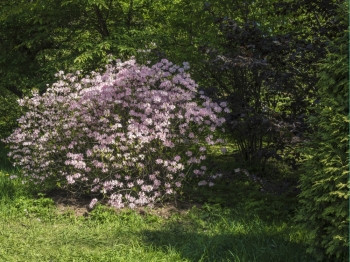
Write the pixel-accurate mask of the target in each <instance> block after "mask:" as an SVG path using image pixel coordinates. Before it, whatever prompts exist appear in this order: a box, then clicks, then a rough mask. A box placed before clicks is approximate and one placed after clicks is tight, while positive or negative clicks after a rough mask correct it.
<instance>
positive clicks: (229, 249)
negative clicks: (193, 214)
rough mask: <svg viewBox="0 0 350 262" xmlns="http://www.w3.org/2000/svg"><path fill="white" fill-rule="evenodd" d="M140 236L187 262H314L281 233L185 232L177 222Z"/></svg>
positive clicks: (150, 244) (297, 245) (147, 242)
mask: <svg viewBox="0 0 350 262" xmlns="http://www.w3.org/2000/svg"><path fill="white" fill-rule="evenodd" d="M141 234H142V238H143V240H144V242H145V243H146V244H147V245H149V246H152V247H156V248H161V249H163V250H164V251H166V250H169V249H174V250H176V251H177V252H179V253H180V255H181V256H182V258H183V259H185V260H186V261H208V262H209V261H210V262H212V261H259V262H264V261H266V262H274V261H276V262H277V261H281V262H282V261H283V262H288V261H295V262H302V261H305V262H311V261H313V259H312V258H311V257H309V256H308V255H307V254H306V252H305V250H306V247H305V246H303V245H302V244H298V243H293V242H290V241H287V240H285V238H284V237H283V236H282V234H283V233H282V232H276V233H275V234H266V233H264V232H257V233H250V234H246V233H239V232H237V233H214V234H213V233H206V232H205V231H204V232H195V231H191V230H186V229H185V228H184V227H183V226H182V225H181V224H180V223H175V224H170V225H168V226H167V227H166V229H164V230H145V231H142V233H141Z"/></svg>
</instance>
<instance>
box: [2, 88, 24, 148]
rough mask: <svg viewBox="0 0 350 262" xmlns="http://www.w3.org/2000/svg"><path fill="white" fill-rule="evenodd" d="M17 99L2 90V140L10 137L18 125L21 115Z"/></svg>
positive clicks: (5, 90)
mask: <svg viewBox="0 0 350 262" xmlns="http://www.w3.org/2000/svg"><path fill="white" fill-rule="evenodd" d="M17 99H18V97H17V96H16V95H15V94H13V93H11V92H10V91H8V90H7V89H1V88H0V139H3V138H5V137H7V136H9V135H10V134H11V132H12V130H13V129H14V128H15V127H16V125H17V121H16V120H17V118H19V116H20V115H21V110H20V107H19V105H18V103H17ZM0 146H1V142H0Z"/></svg>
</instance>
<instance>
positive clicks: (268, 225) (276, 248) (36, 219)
mask: <svg viewBox="0 0 350 262" xmlns="http://www.w3.org/2000/svg"><path fill="white" fill-rule="evenodd" d="M221 159H223V161H224V162H225V158H221ZM224 162H222V163H220V162H218V163H219V164H218V166H219V167H221V168H224V169H226V170H227V169H229V168H233V166H232V165H228V164H227V163H226V165H227V166H225V163H224ZM226 162H227V161H226ZM16 173H17V171H16V170H14V169H11V167H10V166H9V165H8V163H6V166H5V167H4V166H3V167H1V164H0V261H6V262H11V261H13V262H20V261H25V262H27V261H28V262H30V261H55V262H56V261H84V262H85V261H93V262H96V261H193V262H194V261H208V262H211V261H237V262H238V261H247V262H248V261H259V262H264V261H266V262H273V261H283V262H288V261H296V262H297V261H298V262H302V261H305V262H310V261H313V258H311V257H309V256H308V255H307V254H306V251H305V250H306V246H305V245H304V240H305V238H306V237H307V233H306V232H304V231H302V230H301V229H300V228H299V227H297V226H295V225H294V224H293V223H292V222H291V221H292V220H291V217H292V212H291V209H290V206H292V207H293V205H294V204H293V203H294V202H293V199H291V200H290V201H291V202H290V203H289V202H288V201H289V200H288V199H287V198H281V197H277V196H268V195H266V194H263V193H261V192H259V190H258V188H257V187H256V186H255V185H253V184H251V183H248V182H247V181H244V180H241V179H237V178H236V179H233V180H232V183H227V182H223V183H221V184H220V183H219V184H218V185H217V186H216V187H213V188H202V189H196V190H195V191H193V190H192V193H191V194H190V195H189V197H187V198H186V199H185V198H184V199H182V200H183V201H184V200H185V201H187V202H191V201H192V207H191V208H188V209H182V210H181V209H178V210H175V211H172V212H169V211H168V213H167V216H160V215H157V210H147V209H146V211H145V212H138V211H132V210H122V211H119V212H115V211H114V210H112V209H109V208H107V207H104V206H97V208H96V209H94V210H93V211H92V212H90V213H89V214H87V215H86V216H77V215H75V214H74V212H72V211H65V212H63V213H62V212H61V211H59V209H58V207H57V206H56V205H55V203H54V201H53V200H52V199H50V198H47V197H45V196H44V195H43V194H39V195H38V194H37V193H35V192H34V191H33V190H30V188H28V187H27V186H26V185H23V184H22V183H21V182H20V181H19V180H17V179H14V180H11V179H10V176H11V175H14V174H16ZM188 192H189V191H187V193H188ZM194 202H197V203H201V204H198V205H197V206H193V203H194ZM203 203H206V204H203ZM164 210H166V209H164V208H163V209H162V210H158V211H162V212H163V213H164V212H165V211H164Z"/></svg>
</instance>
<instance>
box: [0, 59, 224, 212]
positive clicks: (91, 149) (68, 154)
mask: <svg viewBox="0 0 350 262" xmlns="http://www.w3.org/2000/svg"><path fill="white" fill-rule="evenodd" d="M187 68H188V64H187V63H184V67H179V66H176V65H173V64H172V63H171V62H169V61H167V60H165V59H164V60H162V61H161V62H159V63H157V64H155V65H153V66H151V67H149V66H143V65H138V64H137V63H136V62H135V60H130V61H127V62H124V63H122V62H120V61H116V63H114V65H113V64H110V65H107V66H106V71H105V72H104V73H97V72H92V74H91V76H86V77H84V78H83V77H81V75H80V73H79V72H76V73H75V74H66V75H65V74H64V73H63V72H59V73H58V74H57V76H58V78H59V80H58V81H57V82H56V83H54V84H53V85H52V86H51V87H50V88H48V89H47V91H46V93H44V94H43V95H39V94H38V93H33V97H32V98H24V99H22V100H20V101H19V103H20V105H21V106H24V107H25V108H26V109H27V113H26V114H25V115H24V116H22V117H21V118H20V119H19V120H18V122H19V128H18V129H16V130H15V131H14V133H13V134H12V135H11V136H10V137H8V138H7V139H6V140H5V142H7V143H9V144H10V149H11V152H10V154H9V156H10V157H11V158H12V159H13V161H14V164H15V165H18V166H20V167H21V169H22V171H23V178H24V179H25V180H29V181H32V182H34V183H36V184H39V183H40V184H42V185H47V184H49V183H50V182H51V183H54V184H59V185H61V186H62V187H65V188H68V189H70V190H74V191H75V192H77V193H86V192H89V193H90V194H91V196H94V197H95V198H94V199H93V200H92V201H91V203H90V207H91V208H92V207H93V206H94V205H95V204H96V203H97V202H98V199H97V198H99V197H100V196H101V195H102V194H103V195H104V197H105V198H107V199H108V203H109V204H110V205H111V206H114V207H116V208H122V207H124V206H129V207H131V208H133V207H135V206H142V205H152V203H154V202H155V201H157V200H159V199H161V198H163V197H166V196H170V195H173V194H175V193H176V191H178V190H179V189H180V188H181V187H182V185H183V182H184V180H185V179H186V178H188V177H190V176H191V175H195V176H202V177H205V175H206V174H205V172H206V167H205V166H204V165H203V164H201V162H202V160H204V159H205V158H206V146H205V145H207V144H209V145H210V144H214V143H217V142H221V141H220V139H215V135H214V132H215V130H216V129H217V128H218V127H220V126H221V125H222V124H223V123H224V121H225V120H224V118H223V117H220V114H222V113H223V112H224V111H226V112H227V111H228V109H227V108H226V104H225V103H224V102H223V103H221V104H220V105H219V104H217V103H214V102H212V101H211V99H210V98H208V97H206V96H205V95H203V93H201V92H198V91H197V85H196V83H195V82H194V81H193V80H192V79H191V78H190V75H189V74H187V73H186V72H185V70H186V69H187ZM201 142H204V143H201ZM202 184H204V182H202ZM101 193H102V194H101Z"/></svg>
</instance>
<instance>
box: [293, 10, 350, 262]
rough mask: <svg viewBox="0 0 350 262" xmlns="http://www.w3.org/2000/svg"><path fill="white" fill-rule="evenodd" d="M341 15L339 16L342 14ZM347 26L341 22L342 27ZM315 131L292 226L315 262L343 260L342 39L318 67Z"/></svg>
mask: <svg viewBox="0 0 350 262" xmlns="http://www.w3.org/2000/svg"><path fill="white" fill-rule="evenodd" d="M344 14H345V12H344ZM345 24H346V25H347V22H346V23H345ZM318 88H319V95H320V102H319V104H318V105H317V106H316V112H317V115H316V116H314V117H313V118H311V119H310V123H311V124H312V126H313V127H315V132H314V133H313V134H312V135H311V136H310V142H309V143H308V144H307V147H306V148H305V149H304V155H305V161H304V164H303V174H302V175H301V191H302V192H301V194H300V197H299V199H300V204H301V208H300V210H299V214H298V217H297V219H298V221H299V222H301V223H302V225H304V226H305V228H306V229H309V230H310V231H311V234H310V238H309V239H308V240H307V242H308V244H309V249H308V251H309V252H311V253H313V254H314V255H315V256H316V257H317V258H318V260H324V261H348V242H349V238H348V233H349V206H348V199H349V187H348V175H349V165H348V163H349V158H348V156H349V151H348V145H349V144H348V143H349V138H348V134H349V129H348V128H349V119H348V111H349V107H348V103H349V101H348V99H349V98H348V36H347V34H345V33H344V35H343V36H342V37H341V38H339V39H338V40H337V42H336V43H334V44H333V45H332V46H331V48H330V53H329V54H328V56H327V58H326V59H325V60H324V63H323V64H322V65H321V70H320V81H319V83H318Z"/></svg>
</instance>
